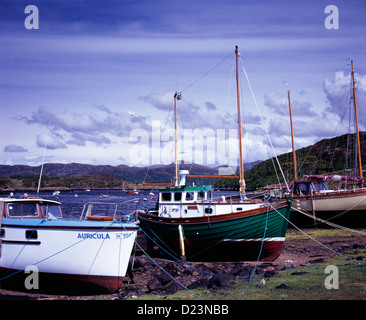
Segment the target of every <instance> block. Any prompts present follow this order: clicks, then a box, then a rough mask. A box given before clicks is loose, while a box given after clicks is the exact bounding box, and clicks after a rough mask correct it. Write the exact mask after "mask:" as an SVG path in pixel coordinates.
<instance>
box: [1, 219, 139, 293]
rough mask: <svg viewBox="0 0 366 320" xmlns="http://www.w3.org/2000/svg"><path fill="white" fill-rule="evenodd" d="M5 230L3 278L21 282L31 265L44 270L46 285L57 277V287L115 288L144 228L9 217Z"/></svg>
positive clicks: (41, 274) (41, 278)
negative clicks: (140, 230)
mask: <svg viewBox="0 0 366 320" xmlns="http://www.w3.org/2000/svg"><path fill="white" fill-rule="evenodd" d="M1 229H2V238H1V240H2V248H1V256H0V272H1V274H2V275H1V278H0V280H4V281H5V280H6V281H7V282H12V281H13V282H19V279H24V277H26V276H28V275H29V273H28V274H25V272H24V270H25V269H26V268H29V266H31V267H32V268H33V267H35V270H36V271H37V272H38V275H39V289H40V290H42V283H43V285H46V284H47V285H49V281H52V282H53V281H54V283H55V285H56V286H57V285H58V284H61V287H59V289H60V290H62V289H63V287H64V285H66V283H67V287H72V286H73V285H74V286H75V288H77V287H80V286H83V285H85V287H89V288H94V289H96V290H101V291H106V292H114V291H116V290H117V289H118V288H119V287H120V285H121V282H122V278H123V277H124V276H125V275H126V271H127V267H128V264H129V259H130V255H131V251H132V248H133V244H134V241H135V237H136V233H137V230H138V227H137V226H131V225H128V224H123V223H119V222H101V221H98V222H89V221H65V220H64V221H46V220H42V219H28V220H27V219H6V218H4V219H3V223H2V227H1ZM32 270H33V269H32ZM14 273H15V274H14ZM9 275H10V276H9ZM4 277H7V278H6V279H4ZM23 283H24V282H23ZM47 287H49V286H47ZM47 289H48V288H47ZM54 289H55V291H57V288H54Z"/></svg>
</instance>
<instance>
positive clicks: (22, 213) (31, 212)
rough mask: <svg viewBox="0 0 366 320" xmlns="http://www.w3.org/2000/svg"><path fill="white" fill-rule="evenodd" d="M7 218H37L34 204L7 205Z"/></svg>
mask: <svg viewBox="0 0 366 320" xmlns="http://www.w3.org/2000/svg"><path fill="white" fill-rule="evenodd" d="M8 214H9V217H37V216H38V209H37V204H35V203H9V204H8Z"/></svg>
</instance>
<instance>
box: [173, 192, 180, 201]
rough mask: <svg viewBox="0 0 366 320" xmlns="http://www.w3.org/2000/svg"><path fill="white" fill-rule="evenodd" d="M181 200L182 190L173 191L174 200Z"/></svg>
mask: <svg viewBox="0 0 366 320" xmlns="http://www.w3.org/2000/svg"><path fill="white" fill-rule="evenodd" d="M181 200H182V192H175V193H174V201H181Z"/></svg>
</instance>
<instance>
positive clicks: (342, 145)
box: [0, 132, 366, 190]
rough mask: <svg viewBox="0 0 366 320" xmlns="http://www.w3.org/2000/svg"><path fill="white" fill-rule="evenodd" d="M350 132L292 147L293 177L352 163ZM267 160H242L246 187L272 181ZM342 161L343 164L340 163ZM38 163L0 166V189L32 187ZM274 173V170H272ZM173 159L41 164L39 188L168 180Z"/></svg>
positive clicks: (206, 171)
mask: <svg viewBox="0 0 366 320" xmlns="http://www.w3.org/2000/svg"><path fill="white" fill-rule="evenodd" d="M360 138H361V150H363V152H362V163H366V132H361V133H360ZM352 140H353V135H342V136H339V137H335V138H332V139H324V140H321V141H319V142H317V143H315V144H314V145H311V146H308V147H305V148H302V149H299V150H296V156H297V163H298V164H297V168H298V177H302V175H304V174H321V173H329V172H333V171H337V172H340V171H342V170H343V171H344V170H346V169H348V168H351V167H353V163H354V162H352V160H351V159H353V157H354V153H355V152H354V150H355V148H354V147H352V145H353V143H352ZM278 159H279V162H280V163H281V166H282V169H283V172H284V174H285V176H286V178H287V180H288V181H291V180H292V179H293V164H292V153H291V152H289V153H285V154H282V155H280V156H278ZM273 162H274V161H273V159H268V160H265V161H257V162H252V163H249V164H245V165H244V167H245V180H246V185H247V187H248V188H258V187H262V186H266V185H270V184H274V183H277V182H278V181H277V176H276V173H275V171H274V170H273ZM345 163H346V165H345ZM180 169H187V170H189V171H190V173H191V174H195V175H217V174H218V171H219V167H218V168H210V167H206V166H202V165H197V164H194V165H192V164H181V165H180ZM40 171H41V167H40V166H36V167H32V166H26V165H14V166H8V165H0V189H1V190H11V189H21V188H36V187H37V185H38V179H39V173H40ZM278 174H279V173H278ZM173 175H174V164H169V165H154V166H150V167H130V166H127V165H119V166H110V165H88V164H80V163H70V164H61V163H46V164H44V167H43V177H42V185H41V186H42V188H51V189H52V188H57V189H62V188H69V189H79V188H99V189H100V188H121V187H125V188H130V187H132V188H133V187H134V186H136V185H137V184H139V183H140V184H141V183H142V182H155V183H163V182H165V183H166V182H171V181H172V178H173ZM189 181H190V182H195V183H197V184H200V183H201V179H199V178H195V179H193V178H190V180H189ZM204 182H205V184H212V183H214V186H215V187H217V188H238V181H237V180H235V179H220V180H217V179H205V181H204Z"/></svg>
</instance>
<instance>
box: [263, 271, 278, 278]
mask: <svg viewBox="0 0 366 320" xmlns="http://www.w3.org/2000/svg"><path fill="white" fill-rule="evenodd" d="M275 274H276V271H275V270H267V271H265V272H264V277H265V278H271V277H273V276H274V275H275Z"/></svg>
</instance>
